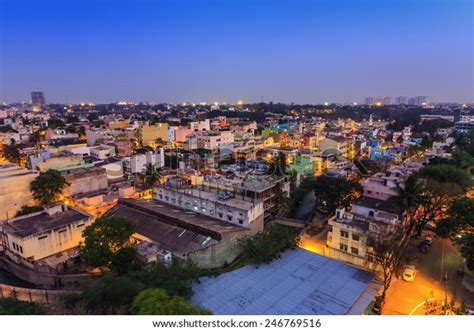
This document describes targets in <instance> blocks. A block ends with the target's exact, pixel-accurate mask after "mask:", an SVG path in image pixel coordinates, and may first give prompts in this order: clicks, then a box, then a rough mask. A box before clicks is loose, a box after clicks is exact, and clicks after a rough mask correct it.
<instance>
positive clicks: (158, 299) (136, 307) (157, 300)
mask: <svg viewBox="0 0 474 331" xmlns="http://www.w3.org/2000/svg"><path fill="white" fill-rule="evenodd" d="M130 313H132V314H136V315H210V314H211V313H210V312H209V311H207V310H206V309H203V308H201V307H196V306H193V305H192V304H191V303H190V302H188V301H186V300H185V299H184V298H182V297H180V296H170V295H168V293H166V291H165V290H163V289H161V288H155V289H147V290H144V291H142V292H140V293H139V294H138V295H137V296H136V297H135V299H134V300H133V304H132V307H131V309H130Z"/></svg>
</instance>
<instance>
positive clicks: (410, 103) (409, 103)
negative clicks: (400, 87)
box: [407, 98, 416, 106]
mask: <svg viewBox="0 0 474 331" xmlns="http://www.w3.org/2000/svg"><path fill="white" fill-rule="evenodd" d="M407 104H408V105H409V106H415V105H416V100H415V98H408V103H407Z"/></svg>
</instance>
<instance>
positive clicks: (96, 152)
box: [90, 144, 115, 160]
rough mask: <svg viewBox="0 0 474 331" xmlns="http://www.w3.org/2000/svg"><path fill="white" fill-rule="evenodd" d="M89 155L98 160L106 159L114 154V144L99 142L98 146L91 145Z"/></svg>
mask: <svg viewBox="0 0 474 331" xmlns="http://www.w3.org/2000/svg"><path fill="white" fill-rule="evenodd" d="M90 155H91V156H93V157H96V158H98V159H100V160H105V159H108V158H109V157H112V156H114V155H115V146H110V145H104V144H101V145H100V146H94V147H91V148H90Z"/></svg>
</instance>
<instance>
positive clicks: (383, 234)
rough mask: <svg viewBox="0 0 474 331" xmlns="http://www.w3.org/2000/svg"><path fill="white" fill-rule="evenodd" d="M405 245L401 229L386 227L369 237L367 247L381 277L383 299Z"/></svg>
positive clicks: (403, 233)
mask: <svg viewBox="0 0 474 331" xmlns="http://www.w3.org/2000/svg"><path fill="white" fill-rule="evenodd" d="M405 243H406V240H405V232H404V231H403V229H402V228H401V227H393V228H392V227H388V228H385V229H384V230H383V231H377V232H374V233H373V234H371V235H369V238H368V246H369V247H371V248H372V253H371V255H372V257H373V260H374V264H375V267H376V268H379V269H380V271H381V273H382V276H383V291H382V294H381V297H382V298H385V294H386V292H387V290H388V288H389V287H390V283H391V281H392V276H393V274H394V272H395V270H396V269H397V267H398V266H399V265H400V262H401V260H402V258H403V255H404V252H405V247H406V245H405Z"/></svg>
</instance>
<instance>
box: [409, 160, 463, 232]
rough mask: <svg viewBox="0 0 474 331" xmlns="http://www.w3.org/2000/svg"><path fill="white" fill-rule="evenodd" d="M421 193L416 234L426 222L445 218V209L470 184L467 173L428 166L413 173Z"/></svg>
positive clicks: (438, 166)
mask: <svg viewBox="0 0 474 331" xmlns="http://www.w3.org/2000/svg"><path fill="white" fill-rule="evenodd" d="M413 176H415V177H416V178H417V179H418V183H419V185H420V186H419V187H420V188H421V192H420V193H419V196H418V203H419V206H418V209H417V214H416V218H417V221H416V234H417V235H421V232H422V231H423V229H424V227H425V226H426V224H427V223H428V222H433V221H436V220H438V219H441V218H444V217H446V212H445V211H446V208H447V207H448V206H449V203H450V202H451V201H452V200H453V199H454V198H456V197H459V196H461V195H463V194H464V193H465V191H466V190H467V188H468V187H469V186H470V185H471V184H472V181H471V179H470V176H469V174H468V172H467V171H466V170H464V169H459V168H457V167H455V166H453V165H449V164H436V165H428V166H426V167H425V168H423V169H421V170H419V171H418V172H417V173H415V174H414V175H413Z"/></svg>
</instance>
